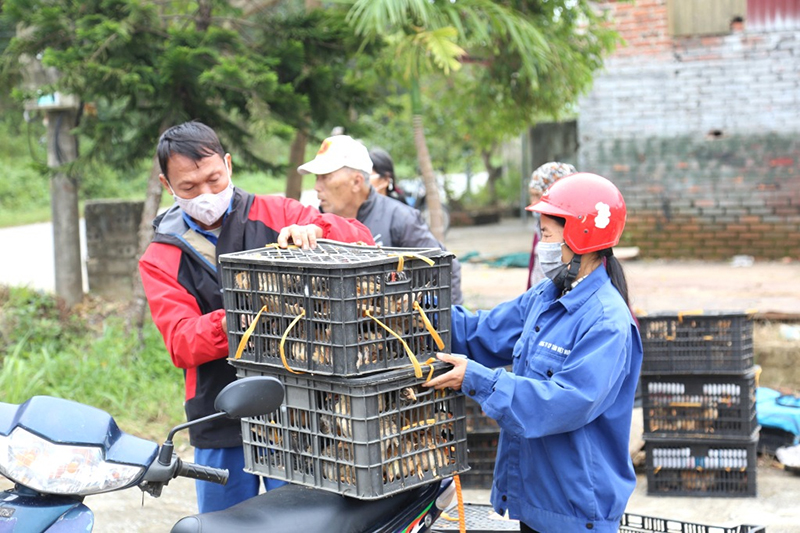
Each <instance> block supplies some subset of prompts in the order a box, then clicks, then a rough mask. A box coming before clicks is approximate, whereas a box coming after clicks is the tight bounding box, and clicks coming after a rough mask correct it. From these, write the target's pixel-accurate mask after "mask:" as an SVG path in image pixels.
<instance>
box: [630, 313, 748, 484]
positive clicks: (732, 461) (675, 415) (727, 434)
mask: <svg viewBox="0 0 800 533" xmlns="http://www.w3.org/2000/svg"><path fill="white" fill-rule="evenodd" d="M639 323H640V329H641V335H642V343H643V346H644V360H643V363H642V374H641V391H642V409H643V416H644V440H645V453H646V469H647V492H648V494H652V495H665V496H718V497H731V496H755V495H756V448H757V445H758V429H759V428H758V422H757V420H756V409H755V391H756V380H757V370H758V368H757V367H756V366H754V365H753V323H752V320H751V316H750V315H748V314H747V313H720V312H715V313H702V314H680V313H679V314H674V313H659V314H654V315H648V316H642V317H639Z"/></svg>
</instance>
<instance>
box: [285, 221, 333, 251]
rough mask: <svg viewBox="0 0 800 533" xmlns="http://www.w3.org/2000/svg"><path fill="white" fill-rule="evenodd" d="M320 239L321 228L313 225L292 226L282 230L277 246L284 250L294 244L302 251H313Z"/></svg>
mask: <svg viewBox="0 0 800 533" xmlns="http://www.w3.org/2000/svg"><path fill="white" fill-rule="evenodd" d="M321 238H322V228H320V227H319V226H317V225H315V224H308V225H306V226H299V225H297V224H292V225H291V226H286V227H285V228H283V229H282V230H281V232H280V234H279V235H278V246H280V247H281V248H286V247H288V246H289V244H294V245H295V246H298V247H299V248H302V249H303V250H313V249H314V248H316V247H317V239H321Z"/></svg>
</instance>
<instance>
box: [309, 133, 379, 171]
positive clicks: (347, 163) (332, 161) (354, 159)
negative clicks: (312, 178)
mask: <svg viewBox="0 0 800 533" xmlns="http://www.w3.org/2000/svg"><path fill="white" fill-rule="evenodd" d="M342 167H349V168H354V169H356V170H363V171H364V172H366V173H367V174H369V173H371V172H372V159H370V158H369V151H368V150H367V147H366V146H364V145H363V144H361V143H360V142H358V141H357V140H355V139H353V138H352V137H350V136H349V135H334V136H333V137H328V138H327V139H325V140H324V141H322V146H320V147H319V150H318V151H317V155H316V157H314V159H312V160H311V161H309V162H308V163H305V164H303V165H300V166H299V167H297V171H298V172H299V173H300V174H317V175H320V174H330V173H331V172H336V171H337V170H339V169H340V168H342Z"/></svg>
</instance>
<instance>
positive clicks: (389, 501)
mask: <svg viewBox="0 0 800 533" xmlns="http://www.w3.org/2000/svg"><path fill="white" fill-rule="evenodd" d="M437 487H438V484H436V483H434V484H432V485H426V486H423V487H421V488H417V489H412V490H407V491H404V492H400V493H398V494H395V495H393V496H389V497H387V498H381V499H378V500H359V499H356V498H349V497H346V496H341V495H339V494H336V493H334V492H329V491H324V490H318V489H312V488H308V487H304V486H301V485H292V484H289V485H284V486H282V487H279V488H277V489H273V490H271V491H269V492H265V493H263V494H259V495H258V496H256V497H254V498H250V499H249V500H246V501H244V502H242V503H239V504H237V505H234V506H233V507H230V508H228V509H225V510H222V511H215V512H212V513H204V514H197V515H192V516H187V517H185V518H182V519H181V520H180V521H178V523H176V524H175V525H174V526H173V528H172V533H216V532H225V533H229V532H231V531H235V532H237V533H251V532H252V533H256V532H258V533H263V532H265V531H276V532H278V531H303V533H323V532H324V533H330V532H331V531H336V532H337V533H365V532H368V531H374V530H375V528H376V526H377V525H379V524H381V523H383V522H387V521H389V520H390V519H391V518H392V517H394V516H395V515H397V514H400V513H402V512H403V511H404V510H405V509H407V508H408V507H410V506H412V505H413V504H414V503H415V502H417V501H418V500H419V499H420V498H423V497H425V491H430V492H431V495H430V496H428V497H430V498H433V497H434V495H435V494H436V488H437Z"/></svg>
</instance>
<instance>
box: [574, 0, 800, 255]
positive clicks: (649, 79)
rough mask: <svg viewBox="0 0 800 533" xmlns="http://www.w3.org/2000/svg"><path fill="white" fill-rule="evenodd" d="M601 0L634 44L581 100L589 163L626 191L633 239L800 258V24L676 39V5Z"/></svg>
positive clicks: (679, 248) (582, 158)
mask: <svg viewBox="0 0 800 533" xmlns="http://www.w3.org/2000/svg"><path fill="white" fill-rule="evenodd" d="M598 5H599V8H600V9H603V10H606V11H608V12H609V14H610V15H611V16H612V18H613V20H614V21H615V27H616V28H617V30H618V31H619V33H620V34H621V36H622V37H623V38H624V39H625V41H626V43H627V44H626V45H625V46H623V47H622V48H620V49H619V50H618V51H617V52H616V53H615V54H614V55H613V56H612V57H610V58H609V59H608V60H607V62H606V68H605V70H604V71H603V72H601V73H598V75H597V77H596V80H595V83H594V86H593V89H592V91H591V92H590V93H589V94H588V95H587V96H586V97H585V98H583V99H582V100H581V102H580V115H579V119H578V137H579V144H580V148H579V156H578V163H579V168H580V170H584V171H591V172H596V173H598V174H601V175H603V176H606V177H608V178H609V179H611V180H612V181H614V182H615V183H616V184H617V185H618V186H619V187H620V190H621V191H622V193H623V195H624V196H625V198H626V202H627V205H628V213H629V217H628V224H627V227H626V234H625V236H624V244H626V245H635V246H639V248H640V250H641V255H642V257H654V258H655V257H664V258H672V257H685V258H697V259H730V258H731V257H732V256H734V255H742V254H744V255H752V256H754V257H756V258H759V259H781V258H784V257H793V258H797V259H800V246H798V245H800V141H798V139H797V137H798V133H800V24H791V23H787V22H786V20H785V17H784V18H783V19H782V24H781V26H780V29H773V28H774V25H773V26H769V25H765V24H763V21H762V23H761V24H760V27H761V28H765V27H766V28H767V29H759V30H758V31H748V30H747V21H746V20H745V22H744V27H743V28H739V29H737V28H734V30H733V31H732V32H731V33H730V34H726V35H713V36H702V37H680V38H673V37H671V36H670V35H669V31H668V20H667V0H637V1H636V2H634V3H618V2H602V3H599V4H598ZM786 27H794V28H797V29H794V30H792V29H785V28H786Z"/></svg>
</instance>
